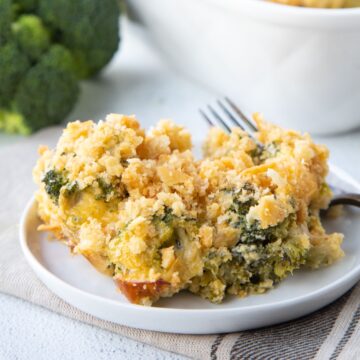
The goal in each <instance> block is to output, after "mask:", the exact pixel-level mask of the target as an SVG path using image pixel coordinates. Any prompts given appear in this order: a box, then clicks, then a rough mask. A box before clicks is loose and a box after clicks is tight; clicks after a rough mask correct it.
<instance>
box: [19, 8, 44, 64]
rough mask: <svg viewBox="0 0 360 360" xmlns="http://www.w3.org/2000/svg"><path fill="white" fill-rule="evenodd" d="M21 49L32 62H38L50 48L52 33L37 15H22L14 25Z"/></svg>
mask: <svg viewBox="0 0 360 360" xmlns="http://www.w3.org/2000/svg"><path fill="white" fill-rule="evenodd" d="M12 30H13V34H14V37H15V39H16V42H17V43H18V45H19V48H20V49H21V50H22V51H23V53H24V54H26V55H27V56H28V57H29V58H30V59H31V60H37V59H39V58H40V56H41V55H42V54H43V53H44V52H45V51H46V50H47V49H48V48H49V46H50V33H49V31H48V29H47V28H45V26H44V25H43V23H42V21H41V19H40V18H39V17H37V16H35V15H22V16H21V17H20V18H19V19H18V20H17V21H16V22H14V23H13V24H12Z"/></svg>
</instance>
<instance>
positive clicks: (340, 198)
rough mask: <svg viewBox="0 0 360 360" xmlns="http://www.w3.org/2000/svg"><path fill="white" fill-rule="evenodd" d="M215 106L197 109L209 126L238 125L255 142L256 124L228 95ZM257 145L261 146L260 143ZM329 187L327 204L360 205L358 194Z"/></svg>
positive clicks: (228, 127) (229, 130)
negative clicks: (331, 192) (331, 193)
mask: <svg viewBox="0 0 360 360" xmlns="http://www.w3.org/2000/svg"><path fill="white" fill-rule="evenodd" d="M217 108H218V109H219V110H215V107H213V106H211V105H208V106H207V110H202V109H199V112H200V114H201V116H202V117H203V119H204V120H205V121H206V122H207V124H208V125H209V126H210V127H214V126H216V124H218V125H220V127H221V128H223V129H224V130H225V131H226V132H227V133H230V132H231V127H232V126H234V127H239V128H240V129H242V130H243V131H246V132H247V134H248V135H249V136H250V137H251V138H252V139H254V140H255V141H256V142H257V140H256V138H255V133H256V132H257V131H258V129H257V127H256V125H255V124H254V122H253V121H252V120H250V118H248V117H247V116H246V115H245V114H244V113H243V112H242V111H241V110H240V108H239V107H238V106H237V105H235V103H234V102H233V101H231V100H230V99H229V98H228V97H225V98H224V99H223V100H217ZM229 124H231V125H229ZM258 145H260V146H261V144H258ZM330 188H331V190H332V191H333V193H334V194H335V195H334V196H333V198H332V200H331V202H330V204H329V206H334V205H352V206H356V207H360V194H355V193H346V192H344V191H343V190H341V189H338V188H336V187H334V186H330Z"/></svg>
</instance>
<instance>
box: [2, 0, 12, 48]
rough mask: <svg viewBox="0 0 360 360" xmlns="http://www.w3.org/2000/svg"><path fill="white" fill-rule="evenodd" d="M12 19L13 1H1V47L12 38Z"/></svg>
mask: <svg viewBox="0 0 360 360" xmlns="http://www.w3.org/2000/svg"><path fill="white" fill-rule="evenodd" d="M12 17H13V8H12V2H11V0H0V46H2V45H4V43H5V41H7V40H8V39H9V37H10V34H11V22H12Z"/></svg>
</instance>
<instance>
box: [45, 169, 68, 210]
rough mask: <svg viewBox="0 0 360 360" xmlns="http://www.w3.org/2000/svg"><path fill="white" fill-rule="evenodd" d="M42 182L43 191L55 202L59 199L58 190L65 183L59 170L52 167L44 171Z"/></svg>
mask: <svg viewBox="0 0 360 360" xmlns="http://www.w3.org/2000/svg"><path fill="white" fill-rule="evenodd" d="M42 182H43V183H44V184H45V191H46V192H47V194H48V195H49V196H50V198H51V199H52V200H53V201H54V202H55V203H56V204H57V203H58V201H59V196H60V190H61V188H62V187H63V186H64V185H66V179H64V177H63V175H62V174H61V173H60V172H58V171H56V170H54V169H52V170H49V171H48V172H46V173H45V176H44V177H43V179H42Z"/></svg>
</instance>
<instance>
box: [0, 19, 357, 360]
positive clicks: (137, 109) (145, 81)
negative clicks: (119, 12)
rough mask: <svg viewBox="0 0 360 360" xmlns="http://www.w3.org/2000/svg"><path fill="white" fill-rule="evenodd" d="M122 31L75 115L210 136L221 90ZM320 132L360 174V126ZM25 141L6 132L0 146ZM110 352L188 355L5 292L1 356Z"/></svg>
mask: <svg viewBox="0 0 360 360" xmlns="http://www.w3.org/2000/svg"><path fill="white" fill-rule="evenodd" d="M122 34H123V38H124V40H123V42H122V45H121V51H120V52H119V53H118V55H117V56H116V57H115V59H114V60H113V62H112V63H111V65H110V66H109V67H108V68H107V69H106V71H105V72H104V73H103V75H102V76H101V77H100V78H98V79H96V80H93V81H89V82H87V83H86V84H84V86H83V92H82V96H81V98H80V101H79V103H78V105H77V107H76V109H75V110H74V112H73V114H72V115H71V116H70V117H69V119H89V118H92V119H99V118H103V117H104V115H105V114H106V113H108V112H119V113H125V114H132V113H135V114H136V115H137V116H138V118H139V119H140V120H141V122H142V123H143V124H145V126H150V125H151V124H153V123H154V122H155V121H157V120H158V119H160V118H169V117H171V118H173V119H174V120H176V121H177V122H179V123H183V124H184V125H186V126H189V127H190V128H191V129H192V131H193V133H194V136H195V137H201V136H203V134H204V133H205V131H206V126H205V124H204V123H203V122H202V120H201V118H200V117H199V114H198V108H199V107H200V106H204V105H205V104H207V103H209V102H211V101H213V100H214V99H215V98H216V97H217V94H216V93H215V92H213V91H211V90H209V89H205V88H203V87H201V86H199V85H197V84H194V83H192V82H191V81H189V80H187V79H184V78H183V77H181V75H179V74H177V73H176V71H173V70H171V69H169V68H168V66H167V65H166V64H164V63H163V62H162V61H161V60H160V58H159V56H158V55H157V53H156V52H155V51H154V50H153V49H152V47H151V45H150V44H148V39H147V38H145V37H144V36H143V33H142V32H141V30H140V29H138V28H134V27H133V26H129V24H127V23H124V24H123V29H122ZM219 76H220V75H219ZM259 110H260V111H261V109H259ZM359 114H360V112H359ZM339 121H341V119H339ZM315 138H316V140H317V141H319V142H322V143H325V144H326V145H328V147H329V148H330V150H331V161H332V162H333V163H334V164H336V165H338V166H340V167H342V168H343V169H344V170H347V171H348V172H350V173H351V174H352V175H353V176H354V177H355V178H356V179H358V180H359V179H360V166H359V162H360V160H359V154H360V130H359V131H354V132H351V133H349V134H345V135H341V136H332V137H321V138H318V137H315ZM21 140H22V138H21V137H19V136H8V135H3V134H0V151H1V147H6V146H8V145H9V144H14V143H21ZM110 358H111V359H149V360H151V359H171V360H173V359H184V357H181V356H179V355H176V354H172V353H169V352H165V351H161V350H159V349H156V348H154V347H151V346H149V345H144V344H141V343H138V342H135V341H132V340H129V339H127V338H124V337H121V336H119V335H116V334H112V333H110V332H107V331H104V330H101V329H98V328H96V327H93V326H89V325H86V324H82V323H80V322H78V321H74V320H71V319H68V318H65V317H62V316H59V315H57V314H54V313H52V312H50V311H48V310H46V309H43V308H41V307H39V306H35V305H32V304H30V303H27V302H25V301H22V300H19V299H16V298H13V297H11V296H8V295H3V294H0V360H5V359H6V360H12V359H21V360H23V359H37V360H42V359H46V360H49V359H52V360H57V359H61V360H67V359H87V360H101V359H110Z"/></svg>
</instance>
